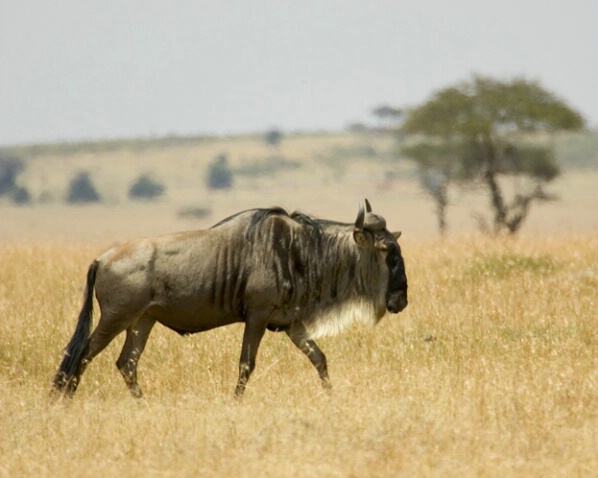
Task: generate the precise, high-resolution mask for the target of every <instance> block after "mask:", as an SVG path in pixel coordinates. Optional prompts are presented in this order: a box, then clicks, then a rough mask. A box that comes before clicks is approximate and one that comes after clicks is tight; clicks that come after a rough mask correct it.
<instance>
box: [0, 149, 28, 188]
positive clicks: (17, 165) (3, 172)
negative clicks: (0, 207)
mask: <svg viewBox="0 0 598 478" xmlns="http://www.w3.org/2000/svg"><path fill="white" fill-rule="evenodd" d="M23 169H25V163H24V162H23V160H22V159H20V158H17V157H15V156H11V155H9V154H6V153H1V152H0V196H3V195H5V194H12V192H13V190H14V189H15V188H16V187H17V176H18V175H19V174H20V173H21V172H22V171H23Z"/></svg>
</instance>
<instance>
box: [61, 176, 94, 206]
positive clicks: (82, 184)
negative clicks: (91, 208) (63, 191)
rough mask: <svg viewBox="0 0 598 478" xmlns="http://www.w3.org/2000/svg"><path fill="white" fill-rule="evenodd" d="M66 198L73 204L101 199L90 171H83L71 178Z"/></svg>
mask: <svg viewBox="0 0 598 478" xmlns="http://www.w3.org/2000/svg"><path fill="white" fill-rule="evenodd" d="M66 200H67V202H68V203H71V204H72V203H89V202H98V201H99V200H100V195H99V194H98V192H97V191H96V188H95V186H94V185H93V183H92V182H91V178H90V177H89V173H87V172H85V171H81V172H79V173H77V175H76V176H75V177H74V178H73V179H71V182H70V184H69V190H68V194H67V197H66Z"/></svg>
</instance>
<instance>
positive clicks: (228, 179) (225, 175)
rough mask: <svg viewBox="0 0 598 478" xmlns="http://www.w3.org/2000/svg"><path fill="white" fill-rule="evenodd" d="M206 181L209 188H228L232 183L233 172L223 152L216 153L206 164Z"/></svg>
mask: <svg viewBox="0 0 598 478" xmlns="http://www.w3.org/2000/svg"><path fill="white" fill-rule="evenodd" d="M207 182H208V188H210V189H228V188H230V187H231V186H232V185H233V172H232V171H231V169H230V167H229V165H228V159H227V157H226V155H225V154H220V155H218V156H217V157H216V158H215V159H214V161H212V162H211V163H210V164H209V165H208V176H207Z"/></svg>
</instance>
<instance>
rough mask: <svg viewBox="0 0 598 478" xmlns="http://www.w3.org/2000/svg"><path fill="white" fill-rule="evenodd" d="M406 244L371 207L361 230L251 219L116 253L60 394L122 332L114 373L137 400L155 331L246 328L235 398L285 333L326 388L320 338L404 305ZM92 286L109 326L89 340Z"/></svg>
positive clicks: (285, 217)
mask: <svg viewBox="0 0 598 478" xmlns="http://www.w3.org/2000/svg"><path fill="white" fill-rule="evenodd" d="M399 235H400V233H394V234H393V233H390V232H389V231H388V229H387V228H386V221H385V220H384V218H383V217H381V216H379V215H377V214H374V213H373V212H372V211H371V206H370V204H369V202H368V201H367V199H366V201H365V207H364V205H363V204H362V205H360V207H359V212H358V214H357V219H356V220H355V223H354V224H345V223H341V222H335V221H328V220H322V219H314V218H312V217H310V216H308V215H305V214H302V213H297V212H295V213H292V214H289V213H287V212H286V211H285V210H283V209H281V208H271V209H252V210H248V211H244V212H241V213H238V214H236V215H233V216H231V217H229V218H227V219H224V220H223V221H220V222H219V223H218V224H216V225H215V226H213V227H212V228H210V229H207V230H198V231H189V232H181V233H175V234H169V235H164V236H159V237H154V238H144V239H137V240H132V241H130V242H126V243H124V244H122V245H119V246H116V247H113V248H112V249H109V250H108V251H106V252H105V253H104V254H102V255H101V256H99V257H98V258H97V259H96V260H94V261H93V262H92V263H91V265H90V266H89V270H88V272H87V285H86V290H85V295H84V303H83V307H82V308H81V312H80V313H79V318H78V321H77V326H76V329H75V332H74V334H73V336H72V338H71V340H70V342H69V343H68V345H67V347H66V349H65V354H64V358H63V360H62V363H61V364H60V367H59V369H58V372H57V373H56V376H55V378H54V382H53V387H54V390H55V391H56V392H59V393H63V394H64V395H66V396H72V395H73V394H74V393H75V391H76V389H77V386H78V384H79V382H80V379H81V375H82V373H83V372H84V370H85V368H86V366H87V365H88V364H89V362H90V361H91V360H92V359H93V358H94V357H95V356H96V355H97V354H99V353H100V352H101V351H102V350H103V349H104V348H105V347H106V346H107V345H108V344H109V343H110V341H111V340H112V339H114V338H115V337H116V336H117V335H118V334H120V333H121V332H122V331H124V330H126V339H125V343H124V346H123V348H122V351H121V353H120V356H119V358H118V360H117V362H116V366H117V367H118V369H119V370H120V372H121V373H122V375H123V377H124V379H125V382H126V384H127V386H128V387H129V390H130V392H131V394H132V395H133V396H134V397H141V395H142V393H141V388H140V387H139V385H138V383H137V363H138V361H139V358H140V356H141V354H142V353H143V350H144V348H145V345H146V343H147V339H148V337H149V335H150V332H151V330H152V327H153V326H154V325H155V323H156V322H159V323H161V324H162V325H165V326H166V327H169V328H171V329H173V330H175V331H176V332H178V333H179V334H182V335H187V334H193V333H196V332H202V331H204V330H210V329H213V328H215V327H220V326H223V325H228V324H232V323H235V322H244V323H245V330H244V333H243V345H242V349H241V358H240V363H239V379H238V382H237V387H236V395H237V396H241V395H242V394H243V392H244V390H245V386H246V384H247V381H248V379H249V376H250V375H251V373H252V371H253V369H254V367H255V358H256V354H257V351H258V347H259V345H260V341H261V339H262V337H263V335H264V333H265V331H266V329H269V330H272V331H284V332H286V334H287V335H288V337H289V338H290V339H291V341H292V342H293V343H294V344H295V345H296V346H297V347H298V348H299V349H300V350H301V351H302V352H303V353H304V354H305V355H307V357H308V358H309V359H310V361H311V363H312V364H313V365H314V366H315V368H316V370H317V371H318V374H319V376H320V379H321V381H322V384H323V386H324V387H325V388H329V387H330V382H329V379H328V371H327V366H326V357H325V355H324V354H323V353H322V351H321V350H320V348H319V347H318V346H317V345H316V343H315V342H314V339H315V338H317V337H319V336H322V335H330V334H336V333H338V332H339V331H341V330H342V329H343V328H344V327H346V326H347V325H348V324H350V323H352V322H353V321H355V320H361V321H368V322H373V323H377V322H378V321H379V320H380V319H381V318H382V316H383V315H384V314H385V313H386V311H387V310H388V311H389V312H391V313H398V312H400V311H401V310H403V309H404V308H405V307H406V306H407V276H406V274H405V265H404V262H403V257H402V255H401V249H400V247H399V245H398V243H397V240H396V239H397V238H398V237H399ZM94 288H95V294H96V298H97V300H98V303H99V306H100V310H101V317H100V320H99V322H98V325H97V327H96V328H95V330H94V331H93V333H91V327H92V315H93V293H94Z"/></svg>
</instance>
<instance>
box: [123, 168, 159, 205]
mask: <svg viewBox="0 0 598 478" xmlns="http://www.w3.org/2000/svg"><path fill="white" fill-rule="evenodd" d="M162 194H164V186H163V185H162V184H161V183H159V182H158V181H156V180H155V179H152V178H151V177H150V176H149V175H147V174H142V175H141V176H139V177H138V178H137V180H136V181H135V182H134V183H133V184H132V185H131V188H130V189H129V198H131V199H155V198H157V197H160V196H161V195H162Z"/></svg>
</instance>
